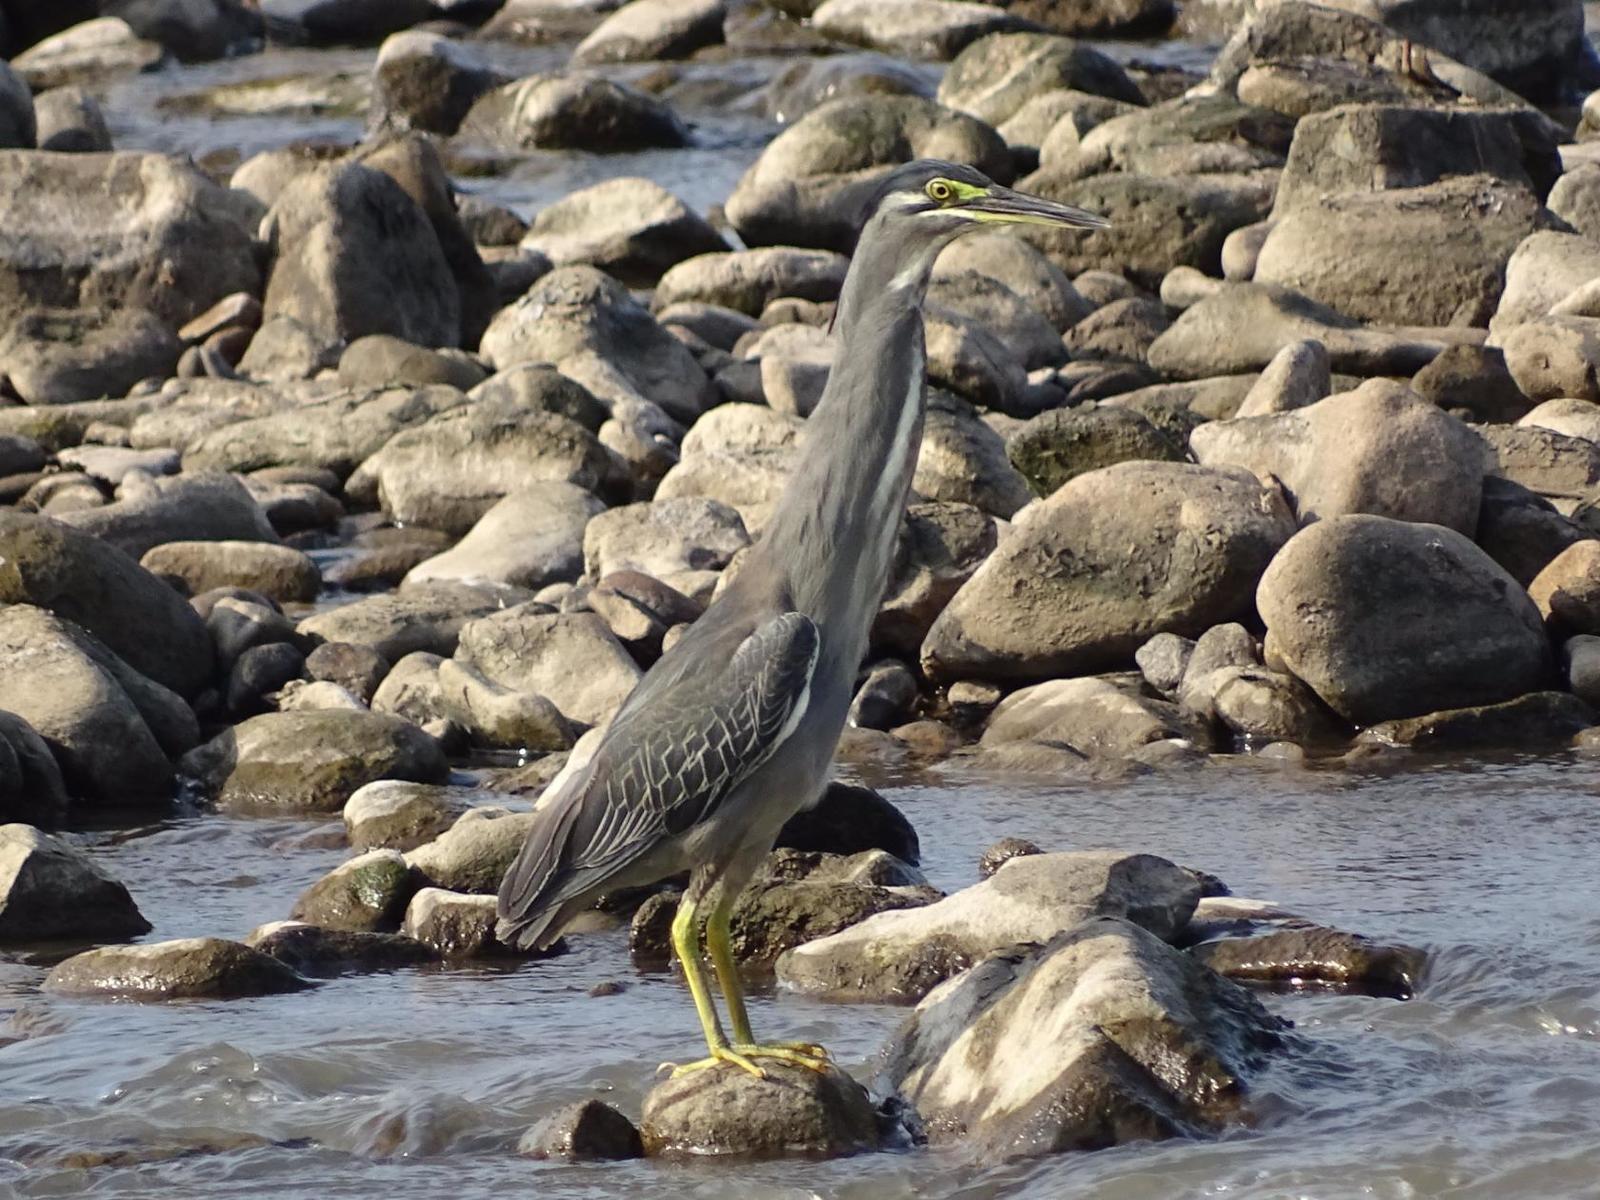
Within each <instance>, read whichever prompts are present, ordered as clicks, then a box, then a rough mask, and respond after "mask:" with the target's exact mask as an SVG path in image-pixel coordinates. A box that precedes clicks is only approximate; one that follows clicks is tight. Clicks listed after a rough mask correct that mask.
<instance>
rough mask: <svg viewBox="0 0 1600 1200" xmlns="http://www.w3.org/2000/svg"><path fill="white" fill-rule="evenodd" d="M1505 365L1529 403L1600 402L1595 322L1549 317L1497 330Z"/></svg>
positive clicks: (1599, 330) (1599, 327)
mask: <svg viewBox="0 0 1600 1200" xmlns="http://www.w3.org/2000/svg"><path fill="white" fill-rule="evenodd" d="M1497 338H1498V340H1499V343H1500V349H1501V350H1502V351H1503V352H1504V354H1505V360H1506V369H1507V370H1509V371H1510V372H1511V378H1512V379H1513V380H1515V381H1516V385H1517V387H1518V389H1519V390H1520V391H1521V392H1522V393H1523V395H1525V396H1527V397H1528V398H1529V399H1530V400H1532V401H1540V400H1553V399H1557V398H1559V397H1570V398H1574V399H1578V400H1593V401H1600V382H1597V380H1596V364H1597V363H1600V320H1596V319H1594V318H1591V317H1568V316H1549V317H1541V318H1539V319H1538V320H1536V321H1527V322H1525V323H1523V324H1521V325H1518V326H1515V327H1514V328H1512V329H1508V330H1506V331H1505V332H1504V333H1501V334H1498V335H1497Z"/></svg>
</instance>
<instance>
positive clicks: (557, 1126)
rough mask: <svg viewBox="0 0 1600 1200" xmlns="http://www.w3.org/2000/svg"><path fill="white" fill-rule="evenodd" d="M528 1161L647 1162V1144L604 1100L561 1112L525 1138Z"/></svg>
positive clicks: (522, 1148) (522, 1147) (522, 1146)
mask: <svg viewBox="0 0 1600 1200" xmlns="http://www.w3.org/2000/svg"><path fill="white" fill-rule="evenodd" d="M517 1153H518V1154H521V1155H522V1156H524V1157H525V1158H536V1159H546V1158H555V1159H562V1160H565V1161H568V1162H612V1161H617V1160H621V1159H629V1158H643V1157H644V1143H643V1141H641V1140H640V1137H639V1131H638V1130H637V1129H635V1128H634V1125H633V1122H632V1121H630V1120H628V1118H627V1117H625V1116H623V1115H622V1114H621V1113H619V1112H618V1111H617V1110H616V1109H614V1108H612V1107H611V1106H610V1105H609V1104H606V1103H605V1102H603V1101H600V1100H592V1099H591V1100H580V1101H579V1102H578V1103H576V1104H569V1105H567V1106H566V1107H565V1108H561V1109H557V1110H556V1111H555V1112H553V1113H551V1114H550V1115H549V1116H547V1117H545V1118H544V1119H543V1120H541V1121H540V1122H539V1123H538V1124H536V1125H535V1126H533V1128H531V1129H529V1130H528V1132H527V1133H525V1134H523V1135H522V1140H521V1141H520V1142H518V1143H517Z"/></svg>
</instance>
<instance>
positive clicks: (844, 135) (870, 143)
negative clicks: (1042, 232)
mask: <svg viewBox="0 0 1600 1200" xmlns="http://www.w3.org/2000/svg"><path fill="white" fill-rule="evenodd" d="M854 2H857V3H859V2H860V0H854ZM917 158H942V159H945V160H947V161H951V162H962V163H968V164H970V165H972V166H975V167H977V168H978V169H979V170H980V171H982V172H983V173H984V174H985V175H987V176H989V178H991V179H994V180H996V181H998V182H1001V183H1006V182H1009V181H1010V180H1011V178H1012V171H1011V156H1010V152H1009V151H1008V150H1007V149H1006V146H1005V143H1004V142H1002V141H1001V140H1000V136H999V134H997V133H995V132H994V130H992V129H991V128H989V127H988V126H987V125H985V124H983V123H982V122H981V121H977V120H974V119H973V118H972V117H969V116H966V115H965V114H963V113H955V112H951V111H950V110H949V109H947V108H944V107H942V106H941V105H939V104H935V103H934V102H933V101H932V100H928V99H924V98H922V97H920V96H874V97H872V98H870V99H869V100H867V101H866V102H863V101H860V100H853V99H844V100H835V101H832V102H830V103H827V104H823V105H821V106H820V107H818V108H816V109H814V110H812V111H811V112H809V113H807V114H806V115H805V116H804V117H802V118H801V119H800V120H798V121H796V122H795V123H794V124H793V125H791V126H789V128H787V129H785V130H784V131H783V132H782V133H780V134H779V135H778V136H777V137H776V138H774V139H773V140H772V142H771V143H769V144H768V146H767V148H766V149H765V150H764V151H762V153H761V157H760V158H758V159H757V160H756V162H755V164H754V165H753V166H752V167H751V168H750V169H749V170H748V171H746V172H745V174H744V176H743V178H741V179H740V180H739V183H738V186H736V187H735V188H734V190H733V194H732V195H731V196H729V197H728V201H727V204H726V206H725V208H726V212H727V217H728V220H729V222H730V223H731V224H732V225H733V227H734V228H735V229H736V230H737V231H738V233H739V236H740V237H741V238H743V239H744V241H745V244H746V245H750V246H772V245H776V246H815V247H819V248H822V249H827V250H838V251H841V252H848V251H849V250H850V249H851V248H852V247H854V245H855V239H856V234H857V232H858V229H859V224H860V214H859V208H860V205H861V204H862V203H863V202H864V201H865V200H866V198H867V196H868V195H870V194H871V192H872V191H873V190H874V189H875V187H876V185H877V184H878V183H879V182H880V181H881V180H882V179H883V177H884V176H885V175H887V174H888V173H889V171H890V170H892V169H893V168H894V167H896V166H898V165H899V164H901V163H903V162H910V161H912V160H914V159H917Z"/></svg>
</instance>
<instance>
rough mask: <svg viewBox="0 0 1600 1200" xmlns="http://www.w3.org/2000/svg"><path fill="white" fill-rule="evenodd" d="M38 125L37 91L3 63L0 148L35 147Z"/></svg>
mask: <svg viewBox="0 0 1600 1200" xmlns="http://www.w3.org/2000/svg"><path fill="white" fill-rule="evenodd" d="M3 32H4V31H3V30H0V33H3ZM38 128H39V126H38V120H37V117H36V114H35V112H34V103H33V93H32V92H31V91H29V90H28V85H27V84H26V83H25V82H24V81H23V79H22V77H21V76H19V75H18V74H17V73H16V72H15V71H13V70H12V69H11V68H10V67H9V66H5V65H3V64H0V150H31V149H33V147H34V145H35V144H36V138H37V136H38Z"/></svg>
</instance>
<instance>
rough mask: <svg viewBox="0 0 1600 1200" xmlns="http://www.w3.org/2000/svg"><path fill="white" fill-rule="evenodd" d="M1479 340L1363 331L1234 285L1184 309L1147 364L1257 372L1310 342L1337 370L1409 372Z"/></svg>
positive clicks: (1321, 311) (1325, 311)
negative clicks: (1449, 350) (1325, 353)
mask: <svg viewBox="0 0 1600 1200" xmlns="http://www.w3.org/2000/svg"><path fill="white" fill-rule="evenodd" d="M1523 328H1526V326H1524V327H1523ZM1517 332H1520V330H1519V331H1517ZM1476 336H1479V335H1476V334H1475V333H1474V331H1472V330H1448V329H1399V330H1395V331H1387V330H1383V329H1378V328H1373V327H1370V326H1363V325H1361V324H1359V323H1358V322H1356V321H1354V320H1352V319H1351V318H1349V317H1345V316H1342V315H1341V314H1339V313H1337V312H1335V311H1334V310H1333V309H1331V308H1329V307H1327V306H1326V305H1324V304H1319V303H1317V302H1316V301H1314V300H1311V299H1308V298H1307V297H1305V296H1303V295H1301V294H1300V293H1298V292H1294V291H1291V290H1289V289H1288V288H1284V287H1279V286H1277V285H1268V284H1264V283H1230V284H1228V285H1226V286H1225V287H1223V288H1222V289H1220V290H1219V291H1218V292H1217V293H1216V294H1215V295H1213V296H1209V297H1207V298H1206V299H1204V300H1201V301H1200V302H1199V303H1198V304H1195V305H1194V306H1193V307H1191V308H1189V309H1186V310H1185V311H1184V312H1183V314H1182V315H1181V316H1179V317H1178V319H1177V320H1176V321H1174V322H1173V324H1172V328H1170V329H1168V330H1167V331H1166V332H1165V333H1164V334H1162V335H1161V336H1160V337H1158V338H1157V339H1156V340H1155V342H1154V343H1153V344H1152V345H1151V347H1150V352H1149V360H1150V365H1151V366H1152V367H1154V368H1155V369H1156V370H1158V371H1161V372H1163V373H1164V374H1166V375H1169V376H1174V377H1176V378H1179V379H1203V378H1205V377H1207V376H1211V375H1236V374H1242V373H1244V372H1248V371H1259V370H1261V369H1263V368H1264V367H1266V365H1267V364H1268V363H1269V362H1271V361H1272V358H1273V356H1274V355H1276V354H1277V353H1278V351H1280V350H1282V349H1283V348H1284V347H1285V346H1287V345H1290V344H1291V343H1294V342H1299V341H1303V340H1305V339H1307V338H1310V339H1314V340H1316V341H1319V342H1321V343H1322V344H1323V345H1324V346H1325V347H1326V348H1327V351H1328V363H1329V366H1330V367H1331V368H1332V370H1333V371H1335V372H1337V373H1341V374H1351V375H1361V376H1372V375H1410V374H1414V373H1415V372H1417V371H1419V370H1421V369H1422V368H1423V367H1425V366H1426V365H1427V364H1428V363H1430V362H1432V361H1433V359H1434V357H1435V356H1436V355H1438V354H1439V353H1440V352H1441V351H1442V350H1444V349H1445V348H1446V347H1447V346H1450V345H1453V344H1456V343H1459V342H1468V343H1470V342H1472V341H1473V340H1474V338H1475V337H1476ZM1507 361H1508V363H1509V356H1508V359H1507ZM1513 374H1515V372H1513Z"/></svg>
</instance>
